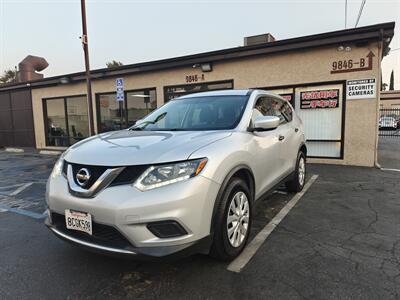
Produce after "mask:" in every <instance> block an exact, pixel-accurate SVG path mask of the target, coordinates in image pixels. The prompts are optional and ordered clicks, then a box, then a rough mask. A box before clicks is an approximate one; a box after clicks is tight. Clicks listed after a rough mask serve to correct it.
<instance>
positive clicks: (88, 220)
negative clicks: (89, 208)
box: [65, 209, 92, 235]
mask: <svg viewBox="0 0 400 300" xmlns="http://www.w3.org/2000/svg"><path fill="white" fill-rule="evenodd" d="M65 225H66V226H67V229H72V230H78V231H83V232H86V233H88V234H90V235H92V216H91V215H90V214H88V213H84V212H79V211H73V210H70V209H66V210H65Z"/></svg>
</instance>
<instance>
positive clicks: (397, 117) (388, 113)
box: [379, 108, 400, 138]
mask: <svg viewBox="0 0 400 300" xmlns="http://www.w3.org/2000/svg"><path fill="white" fill-rule="evenodd" d="M379 136H384V137H397V138H400V108H381V109H380V114H379Z"/></svg>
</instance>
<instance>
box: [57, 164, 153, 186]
mask: <svg viewBox="0 0 400 300" xmlns="http://www.w3.org/2000/svg"><path fill="white" fill-rule="evenodd" d="M68 165H71V166H72V173H73V178H74V181H75V183H76V184H78V182H77V181H76V173H77V172H78V171H79V170H80V169H81V168H86V169H88V170H89V171H90V174H91V177H90V180H89V182H88V183H87V184H86V186H84V187H82V188H84V189H90V187H91V186H92V185H93V184H94V183H95V182H96V180H97V179H98V178H99V177H100V176H101V175H102V174H103V173H104V172H105V171H106V170H107V169H112V168H116V167H107V166H90V165H82V164H74V163H69V162H67V161H65V162H64V165H63V173H64V175H65V176H67V170H68ZM148 167H149V166H148V165H137V166H128V167H126V168H125V169H124V170H123V171H122V172H121V173H120V174H119V175H118V176H117V177H116V178H115V179H114V181H113V182H112V183H111V184H110V186H117V185H123V184H131V183H133V182H135V180H136V179H138V178H139V176H140V175H142V174H143V172H144V171H145V170H146V169H147V168H148Z"/></svg>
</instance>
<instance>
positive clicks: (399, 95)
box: [380, 90, 400, 109]
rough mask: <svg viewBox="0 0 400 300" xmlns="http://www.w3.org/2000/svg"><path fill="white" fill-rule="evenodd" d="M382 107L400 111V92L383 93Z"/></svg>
mask: <svg viewBox="0 0 400 300" xmlns="http://www.w3.org/2000/svg"><path fill="white" fill-rule="evenodd" d="M380 100H381V102H380V107H381V108H383V109H391V108H395V109H400V91H399V90H397V91H383V92H381V97H380Z"/></svg>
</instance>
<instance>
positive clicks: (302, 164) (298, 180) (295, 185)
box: [286, 151, 306, 193]
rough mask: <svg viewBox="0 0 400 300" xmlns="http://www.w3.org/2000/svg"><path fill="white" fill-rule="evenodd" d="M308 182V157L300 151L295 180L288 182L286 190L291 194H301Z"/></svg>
mask: <svg viewBox="0 0 400 300" xmlns="http://www.w3.org/2000/svg"><path fill="white" fill-rule="evenodd" d="M305 181H306V156H305V154H304V152H302V151H300V152H299V154H298V155H297V162H296V170H295V171H294V174H293V178H292V179H291V180H290V181H287V182H286V188H287V190H288V191H289V192H293V193H297V192H300V191H301V190H302V189H303V187H304V184H305Z"/></svg>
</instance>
